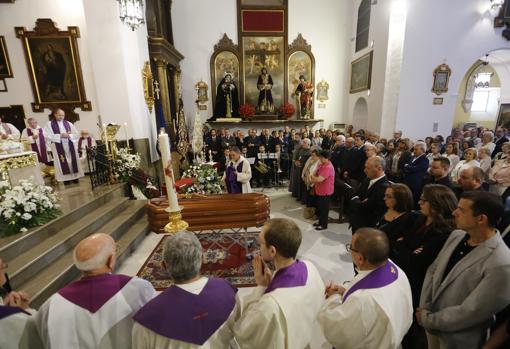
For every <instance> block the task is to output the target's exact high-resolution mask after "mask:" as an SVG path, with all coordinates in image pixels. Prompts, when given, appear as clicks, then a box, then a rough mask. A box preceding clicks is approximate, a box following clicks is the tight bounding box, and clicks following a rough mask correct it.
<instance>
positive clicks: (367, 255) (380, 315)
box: [318, 228, 413, 349]
mask: <svg viewBox="0 0 510 349" xmlns="http://www.w3.org/2000/svg"><path fill="white" fill-rule="evenodd" d="M347 248H348V250H350V252H351V255H352V260H353V262H354V264H355V265H356V268H357V270H358V274H357V275H356V276H355V277H354V279H353V280H352V281H351V282H350V283H349V284H348V285H347V286H346V288H344V287H342V286H339V285H334V284H332V285H330V286H328V288H327V289H326V295H327V297H328V298H327V301H326V304H325V305H324V307H323V308H322V310H321V312H320V313H319V317H318V321H319V323H320V325H321V327H322V329H323V332H324V335H325V337H326V339H327V340H328V342H329V343H331V344H332V345H333V346H334V347H335V348H336V349H341V348H345V349H358V348H359V349H372V348H373V349H376V348H385V349H396V348H398V347H399V346H400V343H401V342H402V339H403V338H404V335H405V334H406V333H407V331H408V330H409V328H410V326H411V323H412V317H413V303H412V299H411V287H410V285H409V281H408V280H407V276H406V275H405V273H404V272H403V271H402V270H401V269H400V268H398V267H397V266H396V265H395V264H394V263H392V262H391V261H390V260H389V259H388V256H389V251H390V247H389V241H388V238H387V237H386V235H385V234H384V233H383V232H381V231H379V230H376V229H372V228H361V229H359V230H357V231H356V233H355V234H354V235H353V236H352V243H351V244H349V245H347Z"/></svg>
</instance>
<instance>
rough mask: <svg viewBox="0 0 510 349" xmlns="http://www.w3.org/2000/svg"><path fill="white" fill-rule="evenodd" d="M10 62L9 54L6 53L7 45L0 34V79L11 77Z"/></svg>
mask: <svg viewBox="0 0 510 349" xmlns="http://www.w3.org/2000/svg"><path fill="white" fill-rule="evenodd" d="M12 77H13V74H12V68H11V62H10V61H9V54H8V53H7V45H6V44H5V37H4V36H0V79H5V78H12Z"/></svg>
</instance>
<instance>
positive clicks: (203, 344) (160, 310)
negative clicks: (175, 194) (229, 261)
mask: <svg viewBox="0 0 510 349" xmlns="http://www.w3.org/2000/svg"><path fill="white" fill-rule="evenodd" d="M163 260H164V261H163V265H164V267H165V269H166V270H167V272H168V275H169V276H170V277H171V278H172V280H173V281H174V282H175V283H174V285H172V286H170V287H169V288H168V289H167V290H166V291H164V292H163V293H161V294H160V295H159V296H157V297H156V298H154V299H153V300H152V301H150V302H149V303H147V304H146V305H145V306H144V307H143V308H142V309H140V311H138V313H136V315H135V316H134V320H135V325H134V326H133V347H134V348H137V349H152V348H158V349H173V348H179V349H193V348H211V349H213V348H218V349H223V348H229V345H230V342H231V341H232V340H233V337H234V335H233V332H232V328H233V326H234V321H235V320H237V319H238V318H239V317H240V315H241V308H240V306H239V301H238V298H237V296H236V294H237V289H235V288H234V287H232V285H230V284H229V283H228V282H227V281H225V280H223V279H217V278H209V279H208V278H206V277H203V276H201V275H200V267H201V266H202V246H201V245H200V241H198V239H197V237H196V236H195V235H194V234H193V233H188V232H180V233H177V234H174V235H171V236H169V237H167V240H166V242H165V248H164V252H163Z"/></svg>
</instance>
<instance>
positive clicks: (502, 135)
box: [491, 126, 509, 158]
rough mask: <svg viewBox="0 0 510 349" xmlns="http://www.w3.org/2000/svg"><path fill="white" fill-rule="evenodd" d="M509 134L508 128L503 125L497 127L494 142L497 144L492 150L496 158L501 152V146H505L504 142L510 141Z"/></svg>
mask: <svg viewBox="0 0 510 349" xmlns="http://www.w3.org/2000/svg"><path fill="white" fill-rule="evenodd" d="M508 141H509V139H508V136H507V134H506V129H504V128H503V127H501V126H498V127H496V132H495V138H494V144H496V147H495V148H494V151H493V152H492V154H491V156H492V158H494V157H495V156H496V155H497V154H498V153H499V152H501V150H502V149H501V148H502V147H503V144H505V143H506V142H508Z"/></svg>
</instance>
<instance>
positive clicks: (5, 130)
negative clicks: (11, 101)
mask: <svg viewBox="0 0 510 349" xmlns="http://www.w3.org/2000/svg"><path fill="white" fill-rule="evenodd" d="M3 120H4V116H3V115H1V114H0V139H8V138H10V139H13V140H16V141H17V140H19V136H20V133H19V130H18V129H17V128H16V126H14V125H13V124H10V123H8V122H4V121H3Z"/></svg>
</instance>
